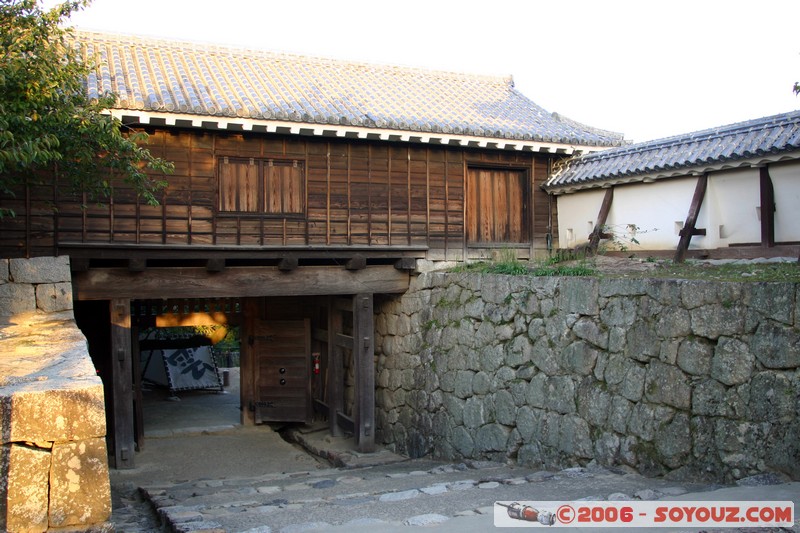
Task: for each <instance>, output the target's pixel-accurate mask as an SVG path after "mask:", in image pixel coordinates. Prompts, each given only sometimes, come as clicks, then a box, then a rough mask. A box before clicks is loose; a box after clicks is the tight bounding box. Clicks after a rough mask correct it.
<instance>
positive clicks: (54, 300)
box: [36, 283, 72, 313]
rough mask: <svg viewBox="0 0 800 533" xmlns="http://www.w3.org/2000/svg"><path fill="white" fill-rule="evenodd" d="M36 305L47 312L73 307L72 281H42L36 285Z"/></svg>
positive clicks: (67, 309)
mask: <svg viewBox="0 0 800 533" xmlns="http://www.w3.org/2000/svg"><path fill="white" fill-rule="evenodd" d="M36 307H37V308H38V309H39V310H40V311H43V312H45V313H58V312H59V311H69V310H71V309H72V284H71V283H42V284H41V285H37V286H36Z"/></svg>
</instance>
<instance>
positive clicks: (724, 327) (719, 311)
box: [690, 301, 746, 339]
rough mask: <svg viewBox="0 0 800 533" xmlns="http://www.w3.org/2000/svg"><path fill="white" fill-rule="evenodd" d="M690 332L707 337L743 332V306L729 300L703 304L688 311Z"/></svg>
mask: <svg viewBox="0 0 800 533" xmlns="http://www.w3.org/2000/svg"><path fill="white" fill-rule="evenodd" d="M690 315H691V317H692V333H694V334H695V335H699V336H701V337H707V338H709V339H718V338H719V337H721V336H723V335H726V336H735V335H739V334H741V333H743V332H744V322H745V316H746V312H745V308H743V307H742V306H740V305H739V304H737V303H735V302H731V301H725V302H723V303H721V304H719V305H704V306H702V307H698V308H696V309H692V311H690Z"/></svg>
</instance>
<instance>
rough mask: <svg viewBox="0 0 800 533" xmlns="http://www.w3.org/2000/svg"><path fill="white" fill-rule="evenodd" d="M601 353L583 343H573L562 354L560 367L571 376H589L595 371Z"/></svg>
mask: <svg viewBox="0 0 800 533" xmlns="http://www.w3.org/2000/svg"><path fill="white" fill-rule="evenodd" d="M598 355H599V352H598V351H597V350H596V349H595V348H593V347H592V346H591V345H589V344H588V343H586V342H583V341H577V342H573V343H572V344H570V345H569V346H567V347H566V348H564V350H563V351H562V352H561V357H560V359H561V364H560V367H561V368H562V369H563V370H565V371H566V372H568V373H570V374H577V375H579V376H588V375H590V374H591V373H592V371H593V370H594V365H595V363H596V362H597V357H598Z"/></svg>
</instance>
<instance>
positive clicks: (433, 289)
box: [376, 272, 800, 481]
mask: <svg viewBox="0 0 800 533" xmlns="http://www.w3.org/2000/svg"><path fill="white" fill-rule="evenodd" d="M798 290H800V289H799V288H798V284H791V283H719V282H705V281H688V280H656V279H606V278H600V279H598V278H569V277H562V278H532V277H512V276H497V275H479V274H463V273H447V274H446V273H435V272H433V273H425V274H422V275H420V276H419V277H418V278H416V280H415V281H414V282H413V283H412V288H411V290H410V291H409V292H407V293H406V294H405V295H403V296H402V297H397V298H391V299H387V300H385V301H383V302H381V303H380V305H378V306H377V307H376V309H378V316H377V318H376V330H377V331H376V333H377V338H376V352H377V354H376V356H377V386H378V391H377V412H376V417H377V424H378V428H379V434H378V437H379V439H381V440H382V441H383V442H384V443H386V444H387V445H388V446H390V447H391V448H394V449H395V450H396V451H398V452H403V453H407V454H409V455H411V456H415V457H417V456H423V455H428V454H431V455H433V456H435V457H439V458H446V459H448V460H452V459H459V458H472V459H488V460H497V461H503V462H517V463H520V464H524V465H528V466H537V467H543V468H562V467H568V466H577V465H584V464H587V463H589V462H591V461H596V462H598V463H601V464H603V465H628V466H629V467H633V468H635V469H637V470H639V471H640V472H642V473H644V474H647V475H667V476H669V477H672V478H675V479H711V480H718V481H732V480H734V479H738V478H742V477H745V476H749V475H752V474H755V473H760V472H765V471H777V472H782V473H785V474H787V475H789V476H791V477H792V478H793V479H800V327H799V326H800V323H799V322H798V321H800V295H799V294H798Z"/></svg>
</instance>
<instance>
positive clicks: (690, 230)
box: [674, 174, 708, 263]
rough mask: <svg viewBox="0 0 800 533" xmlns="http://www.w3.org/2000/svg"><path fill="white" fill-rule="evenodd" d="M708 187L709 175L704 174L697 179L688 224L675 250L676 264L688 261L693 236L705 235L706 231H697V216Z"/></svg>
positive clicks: (685, 225) (687, 217)
mask: <svg viewBox="0 0 800 533" xmlns="http://www.w3.org/2000/svg"><path fill="white" fill-rule="evenodd" d="M707 187H708V174H703V175H702V176H700V177H699V178H697V185H696V186H695V188H694V196H692V203H691V205H690V206H689V214H688V215H687V216H686V222H685V223H684V224H683V229H682V230H681V239H680V241H678V249H677V250H675V259H674V261H675V262H676V263H682V262H683V260H684V259H686V252H687V250H689V243H690V242H691V241H692V235H705V230H697V229H696V228H695V226H696V225H697V216H698V215H699V214H700V207H701V206H702V205H703V198H705V196H706V188H707Z"/></svg>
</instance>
